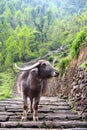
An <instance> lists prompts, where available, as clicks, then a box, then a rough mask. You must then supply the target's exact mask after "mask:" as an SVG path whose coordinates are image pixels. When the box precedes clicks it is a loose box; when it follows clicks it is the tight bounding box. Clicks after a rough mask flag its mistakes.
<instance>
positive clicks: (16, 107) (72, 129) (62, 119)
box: [0, 97, 87, 130]
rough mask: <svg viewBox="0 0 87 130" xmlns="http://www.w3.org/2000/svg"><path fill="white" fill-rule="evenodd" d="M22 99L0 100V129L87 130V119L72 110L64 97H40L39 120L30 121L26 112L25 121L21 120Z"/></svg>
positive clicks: (30, 115) (29, 114)
mask: <svg viewBox="0 0 87 130" xmlns="http://www.w3.org/2000/svg"><path fill="white" fill-rule="evenodd" d="M21 115H22V99H17V98H13V99H6V100H3V101H0V130H23V129H24V130H41V129H42V130H45V129H46V130H51V129H57V130H87V121H86V119H82V117H81V115H78V114H77V112H73V111H72V109H71V107H70V106H69V104H68V103H67V101H66V100H65V99H60V98H58V97H42V98H41V101H40V105H39V121H37V122H34V121H32V119H33V118H32V114H31V113H30V112H29V113H28V119H27V121H26V122H22V121H21Z"/></svg>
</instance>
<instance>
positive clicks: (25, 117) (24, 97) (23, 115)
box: [21, 95, 28, 121]
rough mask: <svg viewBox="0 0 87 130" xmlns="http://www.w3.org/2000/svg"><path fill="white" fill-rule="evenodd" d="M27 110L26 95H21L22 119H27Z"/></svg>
mask: <svg viewBox="0 0 87 130" xmlns="http://www.w3.org/2000/svg"><path fill="white" fill-rule="evenodd" d="M27 111H28V106H27V97H26V96H25V95H23V114H22V119H21V120H22V121H23V120H24V121H25V120H27Z"/></svg>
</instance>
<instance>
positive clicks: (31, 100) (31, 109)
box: [30, 99, 33, 113]
mask: <svg viewBox="0 0 87 130" xmlns="http://www.w3.org/2000/svg"><path fill="white" fill-rule="evenodd" d="M32 103H33V99H30V112H31V113H32V112H33V108H32Z"/></svg>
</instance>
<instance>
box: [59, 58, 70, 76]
mask: <svg viewBox="0 0 87 130" xmlns="http://www.w3.org/2000/svg"><path fill="white" fill-rule="evenodd" d="M70 61H71V60H70V57H66V58H64V59H62V60H61V61H60V62H59V70H60V73H61V75H62V76H63V75H64V74H65V71H66V69H67V67H68V65H69V63H70Z"/></svg>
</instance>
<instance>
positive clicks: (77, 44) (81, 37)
mask: <svg viewBox="0 0 87 130" xmlns="http://www.w3.org/2000/svg"><path fill="white" fill-rule="evenodd" d="M84 45H87V27H86V28H84V29H83V30H81V31H80V32H79V33H78V34H77V35H76V37H75V39H74V41H73V43H72V48H71V49H72V50H71V51H72V52H71V55H72V58H77V57H78V55H79V53H80V49H81V47H83V46H84Z"/></svg>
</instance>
